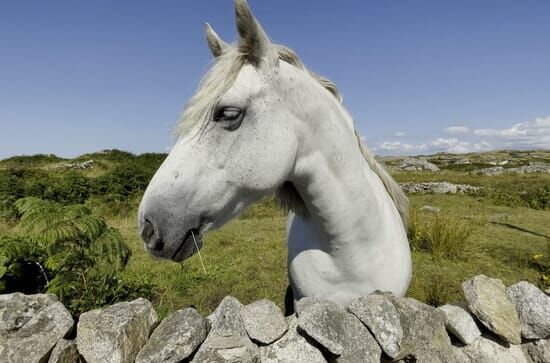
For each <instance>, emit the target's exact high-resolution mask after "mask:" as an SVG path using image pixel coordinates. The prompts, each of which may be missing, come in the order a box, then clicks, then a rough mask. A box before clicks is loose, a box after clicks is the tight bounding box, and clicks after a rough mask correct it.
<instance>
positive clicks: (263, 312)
mask: <svg viewBox="0 0 550 363" xmlns="http://www.w3.org/2000/svg"><path fill="white" fill-rule="evenodd" d="M241 315H242V318H243V322H244V327H245V329H246V331H247V332H248V336H249V337H250V338H251V339H253V340H255V341H257V342H259V343H261V344H271V343H273V342H274V341H275V340H277V339H279V338H280V337H282V336H283V334H284V333H285V332H286V331H287V329H288V324H287V323H286V321H285V317H284V315H283V312H282V311H281V309H279V307H278V306H277V305H275V303H274V302H273V301H270V300H267V299H262V300H259V301H256V302H254V303H252V304H249V305H246V306H245V307H243V309H242V310H241Z"/></svg>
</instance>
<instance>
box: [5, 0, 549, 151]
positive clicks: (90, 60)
mask: <svg viewBox="0 0 550 363" xmlns="http://www.w3.org/2000/svg"><path fill="white" fill-rule="evenodd" d="M249 1H250V4H251V6H252V8H253V10H254V12H255V14H256V16H257V18H258V19H259V20H260V22H261V23H262V24H263V26H264V28H265V29H266V30H267V32H268V34H269V35H270V37H271V38H272V39H273V40H274V41H276V42H279V43H283V44H286V45H288V46H290V47H291V48H293V49H294V50H295V51H296V52H297V53H298V54H299V55H300V56H301V57H302V59H303V61H304V62H305V63H306V65H308V67H310V68H311V69H312V70H314V71H315V72H317V73H320V74H322V75H325V76H327V77H328V78H330V79H332V80H333V81H334V82H335V83H336V84H337V85H338V87H339V89H340V91H341V92H342V93H343V95H344V103H345V105H346V107H347V108H348V109H349V110H350V112H351V113H352V115H353V116H354V118H355V120H356V123H357V125H358V128H359V130H360V132H361V134H362V135H364V137H365V139H366V141H367V144H368V146H369V147H370V148H371V149H374V150H375V151H376V152H377V153H380V154H416V153H429V152H436V151H455V152H463V151H474V150H485V149H495V148H505V147H506V148H542V147H546V148H550V2H549V1H544V0H540V1H530V0H526V1H507V0H484V1H477V0H475V1H474V0H472V1H470V0H464V1H455V2H450V1H423V0H417V1H412V0H408V1H387V0H380V1H352V0H340V1H337V2H336V1H320V0H316V1H313V0H311V1H296V0H279V1H260V0H249ZM232 7H233V4H232V1H231V0H215V1H199V0H194V1H191V0H186V1H179V0H157V1H153V0H150V1H141V0H139V1H136V0H132V1H129V0H128V1H110V0H109V1H107V0H95V1H74V0H65V1H61V0H50V1H40V0H21V1H3V2H1V3H0V49H1V51H0V84H1V86H0V126H1V128H0V158H4V157H8V156H11V155H18V154H33V153H55V154H58V155H61V156H68V157H70V156H76V155H78V154H81V153H84V152H91V151H98V150H101V149H105V148H119V149H124V150H129V151H132V152H137V153H141V152H147V151H161V152H164V151H166V150H167V148H169V147H170V145H172V143H173V139H172V137H171V130H172V129H173V127H174V125H175V122H176V120H177V118H178V116H179V113H180V112H181V110H182V108H183V106H184V105H185V103H186V101H187V100H188V99H189V97H190V96H191V95H192V94H193V92H194V90H195V89H196V87H197V84H198V81H199V80H200V78H201V75H202V74H203V73H204V72H205V71H206V70H207V69H208V65H209V62H210V61H211V55H210V53H209V51H208V48H207V46H206V42H205V41H204V34H203V26H204V22H206V21H208V22H210V23H211V24H212V26H213V27H214V28H215V29H216V31H217V32H218V33H219V34H220V35H221V36H222V37H223V38H225V39H226V40H229V41H233V40H234V39H235V38H236V31H235V25H234V18H233V8H232Z"/></svg>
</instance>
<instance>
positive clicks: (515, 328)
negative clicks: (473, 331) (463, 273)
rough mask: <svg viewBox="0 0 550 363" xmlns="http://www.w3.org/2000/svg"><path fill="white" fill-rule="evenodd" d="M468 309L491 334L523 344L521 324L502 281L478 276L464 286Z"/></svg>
mask: <svg viewBox="0 0 550 363" xmlns="http://www.w3.org/2000/svg"><path fill="white" fill-rule="evenodd" d="M462 289H463V290H464V296H465V297H466V301H467V302H468V308H469V309H470V311H471V312H472V313H473V314H474V315H475V316H476V317H477V318H478V319H479V321H480V322H481V323H482V324H483V325H484V326H485V327H486V328H487V329H489V330H490V331H491V332H493V333H495V334H496V335H498V336H499V337H501V338H502V339H504V340H505V341H506V342H509V343H512V344H521V335H520V331H521V328H520V323H519V319H518V314H517V312H516V309H515V307H514V304H512V302H511V301H510V299H509V298H508V296H507V295H506V291H505V287H504V284H503V283H502V281H500V280H497V279H491V278H489V277H487V276H484V275H478V276H475V277H473V278H471V279H470V280H468V281H465V282H464V283H463V284H462Z"/></svg>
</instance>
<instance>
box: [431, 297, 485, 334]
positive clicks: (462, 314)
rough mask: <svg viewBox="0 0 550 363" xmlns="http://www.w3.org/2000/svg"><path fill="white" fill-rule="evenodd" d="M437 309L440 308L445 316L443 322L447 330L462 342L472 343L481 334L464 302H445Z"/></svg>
mask: <svg viewBox="0 0 550 363" xmlns="http://www.w3.org/2000/svg"><path fill="white" fill-rule="evenodd" d="M438 309H440V310H442V311H443V312H444V313H445V315H446V317H447V319H446V323H445V327H446V328H447V330H448V331H449V332H451V333H452V334H453V335H454V336H455V337H457V338H458V339H460V340H461V341H462V342H463V343H464V344H471V343H473V342H474V341H475V340H476V339H477V338H478V337H479V336H480V335H481V332H480V331H479V328H478V327H477V324H476V322H475V320H474V318H473V316H472V315H471V314H470V312H469V311H468V307H467V305H466V303H457V304H447V305H443V306H440V307H439V308H438Z"/></svg>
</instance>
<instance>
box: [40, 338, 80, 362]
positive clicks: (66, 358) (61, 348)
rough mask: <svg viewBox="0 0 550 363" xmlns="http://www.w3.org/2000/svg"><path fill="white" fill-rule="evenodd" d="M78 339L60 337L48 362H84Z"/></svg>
mask: <svg viewBox="0 0 550 363" xmlns="http://www.w3.org/2000/svg"><path fill="white" fill-rule="evenodd" d="M83 362H84V360H83V359H82V358H81V357H80V353H78V348H77V347H76V341H74V340H66V339H60V340H59V341H58V342H57V344H56V346H55V348H53V350H52V353H51V354H50V359H49V360H48V363H83Z"/></svg>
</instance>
